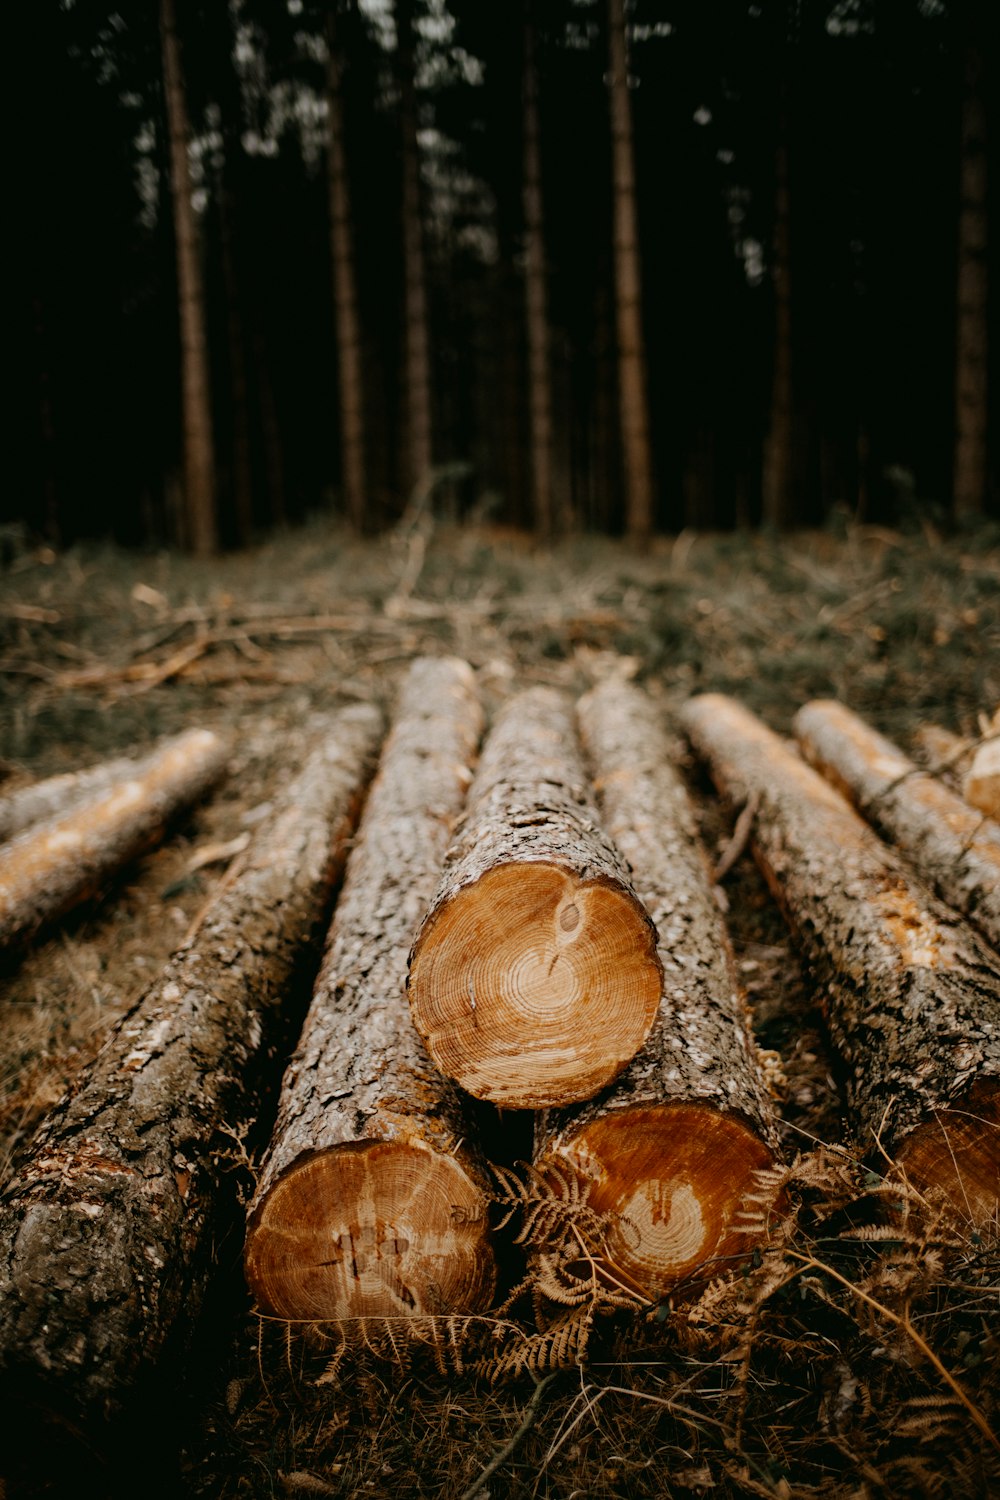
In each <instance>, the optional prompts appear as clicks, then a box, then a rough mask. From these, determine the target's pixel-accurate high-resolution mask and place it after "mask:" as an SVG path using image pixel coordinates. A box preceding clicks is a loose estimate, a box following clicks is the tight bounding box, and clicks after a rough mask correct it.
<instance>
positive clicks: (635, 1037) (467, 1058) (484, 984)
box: [409, 688, 662, 1109]
mask: <svg viewBox="0 0 1000 1500" xmlns="http://www.w3.org/2000/svg"><path fill="white" fill-rule="evenodd" d="M661 980H662V971H661V968H660V961H659V959H658V957H657V954H656V937H655V932H654V929H653V924H652V922H651V921H650V919H649V916H648V914H647V912H646V911H645V909H644V907H643V906H642V903H641V902H640V900H639V898H638V897H637V895H636V893H635V890H634V889H633V887H632V884H631V881H630V879H629V875H628V872H627V870H626V867H625V865H624V862H623V861H622V858H621V855H620V854H619V853H618V851H617V850H616V849H615V848H614V846H613V845H612V843H611V842H610V840H609V839H608V838H607V836H606V835H605V833H604V832H603V831H602V830H601V828H600V826H599V815H598V812H597V808H596V805H595V803H594V801H593V796H592V791H591V789H590V787H589V785H588V778H587V773H586V770H585V768H584V765H583V759H582V753H581V749H580V745H579V740H578V736H577V731H576V724H575V721H574V717H573V710H572V704H571V703H570V701H569V700H568V699H567V698H566V697H564V696H563V695H562V694H560V693H558V692H556V691H555V690H553V689H549V688H531V689H528V690H527V691H526V692H523V693H520V694H518V695H516V696H515V697H514V698H512V699H511V700H510V701H509V702H508V703H507V704H506V705H505V707H504V709H503V710H502V712H501V713H500V714H499V715H498V718H497V721H496V723H495V724H494V726H493V729H492V731H491V733H490V735H489V737H488V739H487V741H486V744H485V747H484V750H483V755H482V759H481V761H480V764H479V768H478V770H477V773H476V778H475V781H474V783H473V785H472V787H471V789H470V792H469V802H468V809H467V812H466V815H465V818H464V820H463V823H462V827H461V830H460V832H459V835H458V837H457V839H456V841H455V843H454V844H453V845H452V847H451V849H450V850H449V853H448V860H447V865H446V868H445V871H444V875H443V877H442V879H441V883H440V886H439V888H438V892H437V895H436V896H435V898H434V900H433V903H432V905H431V907H430V910H429V911H428V913H427V915H426V917H425V918H424V921H423V923H422V925H421V927H420V931H419V933H418V935H417V938H416V942H415V943H414V946H413V952H412V955H411V959H410V973H409V998H410V1009H411V1012H412V1015H413V1019H414V1022H415V1023H416V1027H417V1030H418V1031H419V1032H420V1035H421V1036H422V1037H423V1039H424V1043H425V1045H426V1047H427V1051H428V1053H429V1054H430V1056H431V1058H432V1059H433V1061H434V1062H435V1064H436V1065H437V1067H438V1068H439V1069H440V1070H441V1071H442V1072H443V1073H445V1074H446V1075H448V1076H449V1077H451V1078H454V1079H455V1080H456V1081H457V1082H458V1083H459V1084H460V1085H461V1086H462V1088H464V1089H466V1090H467V1091H468V1092H469V1093H471V1094H473V1095H475V1096H476V1097H477V1098H480V1099H486V1100H489V1101H491V1102H492V1103H494V1104H497V1105H501V1106H504V1107H510V1108H527V1109H541V1108H546V1107H549V1106H556V1105H564V1104H569V1103H573V1102H575V1101H577V1100H580V1099H586V1098H590V1097H591V1096H592V1095H593V1094H595V1093H597V1092H598V1091H599V1090H600V1089H602V1088H604V1087H605V1086H606V1085H607V1084H608V1083H610V1082H611V1080H612V1079H613V1078H615V1077H616V1076H617V1075H618V1074H619V1073H620V1072H621V1071H622V1069H623V1068H624V1067H625V1066H626V1064H627V1063H629V1062H630V1061H631V1059H632V1058H633V1057H634V1056H635V1054H636V1052H637V1051H638V1049H639V1048H640V1047H641V1046H642V1044H643V1042H644V1041H645V1040H646V1037H647V1036H648V1034H649V1031H650V1028H651V1027H652V1025H653V1022H654V1020H655V1019H656V1014H657V1009H658V1006H659V1001H660V990H661Z"/></svg>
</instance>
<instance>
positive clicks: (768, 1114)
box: [535, 679, 777, 1298]
mask: <svg viewBox="0 0 1000 1500" xmlns="http://www.w3.org/2000/svg"><path fill="white" fill-rule="evenodd" d="M579 715H580V722H581V728H582V731H583V741H584V745H585V747H586V750H587V754H588V757H589V761H590V767H591V770H592V772H593V776H594V780H595V784H596V786H597V788H598V791H599V795H600V802H601V810H602V813H603V815H604V826H605V827H606V829H607V831H608V833H609V834H610V835H611V837H612V838H613V839H614V841H615V843H616V845H617V847H618V848H619V849H620V850H621V852H622V854H623V855H624V857H625V859H626V860H627V861H628V863H629V865H630V867H631V870H632V877H633V880H634V881H635V886H636V890H637V892H638V895H639V896H640V898H641V899H642V901H643V903H644V904H645V906H646V909H647V911H648V912H649V914H650V916H651V917H652V918H653V921H654V923H655V924H656V930H657V934H658V945H657V951H658V953H659V958H660V963H661V964H662V966H663V989H662V992H661V995H660V1004H659V1010H658V1012H657V1016H656V1022H655V1024H654V1027H653V1030H652V1031H651V1033H650V1035H649V1038H648V1039H647V1041H646V1044H645V1046H644V1047H643V1049H642V1051H641V1052H639V1053H638V1055H637V1056H636V1057H635V1058H634V1059H633V1061H632V1062H631V1063H630V1064H629V1066H628V1067H627V1068H626V1069H625V1071H624V1073H623V1074H622V1075H621V1077H620V1078H619V1079H618V1080H617V1081H616V1082H615V1083H614V1084H613V1085H612V1086H611V1087H610V1088H609V1089H606V1090H605V1091H603V1092H602V1093H601V1094H599V1095H598V1096H597V1098H596V1099H592V1100H591V1101H590V1102H589V1103H586V1104H583V1105H581V1106H578V1107H576V1108H574V1109H571V1110H560V1111H552V1112H550V1113H549V1114H548V1116H547V1117H546V1118H545V1119H544V1121H540V1123H539V1127H538V1128H537V1129H536V1142H535V1157H536V1164H538V1165H539V1166H540V1167H541V1168H542V1169H543V1170H544V1166H545V1163H546V1162H547V1161H548V1162H553V1161H554V1162H555V1163H556V1164H557V1165H558V1164H559V1163H560V1162H562V1163H567V1162H568V1163H569V1164H570V1166H571V1167H572V1168H573V1169H574V1170H575V1171H576V1172H577V1173H578V1174H579V1175H580V1176H581V1177H582V1178H583V1179H584V1180H586V1181H588V1182H589V1184H590V1193H589V1198H588V1202H589V1203H590V1205H591V1206H592V1207H593V1208H595V1209H597V1210H598V1211H599V1212H602V1213H605V1214H607V1215H609V1217H610V1220H611V1224H612V1228H611V1231H610V1234H609V1237H608V1240H607V1243H606V1251H607V1255H608V1258H609V1260H610V1262H611V1266H612V1268H613V1274H617V1275H618V1276H619V1278H620V1279H623V1280H626V1281H627V1282H628V1283H629V1284H634V1285H636V1286H639V1287H641V1288H642V1290H643V1291H644V1292H645V1294H646V1295H647V1296H648V1297H650V1298H655V1297H659V1296H662V1295H663V1294H664V1293H665V1292H666V1291H668V1290H669V1289H670V1288H672V1287H674V1286H675V1285H677V1284H678V1283H681V1282H686V1281H689V1280H690V1279H691V1278H692V1277H693V1276H695V1275H697V1274H698V1273H700V1272H701V1271H702V1269H703V1267H704V1266H705V1265H706V1264H707V1263H710V1262H712V1261H715V1262H720V1261H723V1260H728V1259H729V1258H731V1257H734V1256H738V1255H741V1254H743V1253H744V1252H745V1251H746V1250H747V1247H748V1245H749V1240H748V1236H747V1234H746V1233H745V1232H744V1231H742V1230H741V1229H740V1227H739V1224H738V1222H737V1215H738V1213H739V1209H740V1205H741V1203H742V1200H743V1197H744V1195H745V1193H746V1191H747V1189H748V1188H749V1187H750V1186H751V1185H752V1180H753V1179H752V1174H753V1172H754V1170H755V1169H757V1168H761V1167H767V1166H770V1165H772V1163H773V1159H774V1151H775V1149H776V1147H777V1127H776V1120H775V1112H774V1105H773V1103H772V1101H771V1097H770V1094H769V1092H768V1087H767V1083H766V1081H765V1077H764V1072H763V1067H762V1064H761V1059H760V1057H759V1054H758V1052H757V1048H756V1044H755V1043H754V1040H753V1036H752V1033H751V1030H750V1016H749V1012H748V1011H747V1008H746V1005H745V1003H744V1001H743V997H742V995H741V994H740V991H739V988H738V986H737V983H736V975H735V964H734V961H733V955H732V950H731V948H730V946H729V939H728V936H727V934H726V929H725V926H724V924H723V921H722V918H721V916H720V914H719V909H718V907H717V905H716V903H715V900H714V897H713V894H712V882H711V875H710V872H709V868H708V864H707V861H706V858H705V855H704V851H703V850H702V847H701V844H700V841H699V837H698V829H697V825H696V822H695V817H694V812H693V810H692V808H691V805H690V802H689V801H688V797H687V793H686V791H685V789H684V786H683V784H682V782H681V780H680V778H679V776H678V775H677V773H676V772H675V771H674V769H673V767H672V766H671V764H670V754H671V750H670V744H669V742H668V740H667V736H666V734H665V733H664V731H663V728H662V727H661V725H660V722H659V718H658V715H657V713H656V711H655V709H654V708H653V705H652V703H651V702H650V701H649V699H648V698H647V697H646V696H645V695H644V694H643V693H641V692H640V691H639V690H638V689H636V688H633V687H630V686H628V685H627V684H626V683H623V682H621V681H620V680H618V679H611V680H609V681H607V682H605V683H603V684H602V685H601V686H600V687H598V688H596V689H595V690H594V691H593V692H592V693H590V694H588V695H587V697H586V698H584V699H583V700H582V701H581V703H580V705H579ZM709 1274H710V1273H709Z"/></svg>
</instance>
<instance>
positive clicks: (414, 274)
mask: <svg viewBox="0 0 1000 1500" xmlns="http://www.w3.org/2000/svg"><path fill="white" fill-rule="evenodd" d="M396 29H397V36H398V42H397V45H398V59H399V115H400V130H401V132H402V149H403V275H404V286H405V294H404V295H405V302H404V319H405V325H406V364H405V381H404V384H405V390H404V406H405V410H406V431H407V447H408V457H409V462H408V465H407V467H408V474H407V482H408V487H409V497H410V499H412V498H413V496H414V494H415V493H416V491H417V489H418V487H422V486H424V485H426V484H429V483H430V478H431V470H432V468H433V463H434V454H433V419H432V412H431V359H430V329H429V323H428V316H427V285H426V274H425V269H424V235H423V223H422V219H421V213H420V199H421V194H420V150H419V145H418V142H417V100H416V90H415V87H414V58H413V0H396Z"/></svg>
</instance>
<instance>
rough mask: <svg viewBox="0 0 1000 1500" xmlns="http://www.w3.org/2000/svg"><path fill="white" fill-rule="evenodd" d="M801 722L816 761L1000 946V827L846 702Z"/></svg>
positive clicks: (812, 712)
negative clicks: (913, 760)
mask: <svg viewBox="0 0 1000 1500" xmlns="http://www.w3.org/2000/svg"><path fill="white" fill-rule="evenodd" d="M793 727H794V729H795V733H796V736H797V738H798V740H799V743H800V745H801V746H802V750H803V753H804V754H805V757H806V759H807V760H808V761H809V763H810V765H813V766H815V767H816V769H817V770H818V771H820V772H821V773H822V774H823V775H824V776H825V777H826V779H827V781H829V782H831V783H832V784H833V785H834V786H835V787H836V788H837V790H838V791H840V792H842V793H843V794H844V796H845V797H847V798H848V799H849V800H850V801H851V802H853V803H854V805H855V807H856V808H857V809H858V811H859V812H860V813H862V814H863V815H864V817H865V818H867V820H868V821H869V822H870V823H873V824H874V826H875V827H876V828H877V829H878V831H879V832H880V833H881V834H882V835H883V837H884V838H886V839H888V840H889V842H890V843H892V844H895V845H896V847H897V848H898V849H899V850H900V852H901V853H902V854H903V855H904V856H905V857H906V858H907V859H908V860H910V861H911V862H912V864H913V865H914V866H915V867H916V870H917V873H918V874H919V876H920V878H921V879H922V880H924V881H926V882H928V883H929V884H930V885H932V886H933V887H934V889H935V890H936V891H937V893H938V895H939V896H940V897H941V898H942V900H944V901H947V902H948V904H949V905H950V906H954V907H955V908H956V909H957V910H958V911H961V912H964V913H965V915H966V916H967V917H968V918H969V919H970V920H971V921H972V922H974V923H975V925H976V926H977V927H978V928H979V930H980V932H982V933H983V935H984V936H985V937H986V938H987V939H988V940H989V941H990V942H991V943H992V944H993V946H994V948H1000V827H998V826H997V825H996V824H994V823H993V822H992V821H990V820H989V819H985V820H984V819H983V818H982V817H981V816H980V815H979V814H978V813H977V812H975V811H974V810H973V809H972V808H971V807H970V806H969V805H968V803H967V802H964V801H963V800H962V798H961V797H958V796H956V795H955V793H954V792H951V791H949V790H948V788H947V787H945V786H942V785H941V783H940V782H939V781H936V780H935V779H934V777H933V776H929V775H928V774H927V773H926V772H924V771H921V770H920V769H919V768H918V767H917V766H915V765H914V764H913V762H912V761H911V760H910V759H909V758H908V757H907V756H906V755H904V754H903V752H902V751H901V750H899V749H897V747H896V746H895V745H894V744H893V743H892V741H891V740H887V739H886V738H885V736H884V735H881V734H879V733H878V732H877V731H876V730H874V729H872V728H871V726H870V725H868V724H866V723H865V722H864V720H863V719H859V718H858V716H857V714H854V713H852V712H851V710H850V709H849V708H846V707H845V706H844V704H842V703H838V702H836V701H834V700H831V699H816V700H815V701H814V702H812V703H807V704H805V705H804V707H802V708H800V709H799V711H798V713H797V714H796V715H795V719H794V721H793Z"/></svg>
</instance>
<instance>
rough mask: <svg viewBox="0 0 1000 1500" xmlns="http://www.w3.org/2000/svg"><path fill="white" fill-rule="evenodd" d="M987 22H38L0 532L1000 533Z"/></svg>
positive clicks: (481, 11) (482, 14)
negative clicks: (927, 527) (10, 480)
mask: <svg viewBox="0 0 1000 1500" xmlns="http://www.w3.org/2000/svg"><path fill="white" fill-rule="evenodd" d="M990 10H991V7H990V6H988V5H986V4H982V5H974V4H969V5H963V4H958V3H949V0H809V3H803V0H761V3H756V4H755V3H749V0H712V3H704V4H699V5H695V4H691V3H687V4H683V3H679V0H634V3H632V4H624V5H623V4H622V3H621V0H612V3H611V4H610V5H609V4H607V3H604V0H504V3H497V0H494V3H492V4H484V3H482V0H395V3H390V0H329V3H321V0H287V3H274V0H272V3H265V0H230V3H228V4H222V3H218V0H217V3H208V0H160V3H159V4H158V5H154V4H151V3H146V4H137V3H134V0H123V3H121V4H120V5H118V6H117V7H113V6H111V5H110V4H108V3H104V0H61V3H56V0H40V3H35V4H32V5H31V6H29V7H25V8H24V12H23V14H22V15H21V16H20V17H19V27H20V30H21V38H20V43H19V48H20V50H19V54H18V56H17V59H16V67H17V69H18V73H19V77H20V83H21V85H22V87H23V89H24V96H23V97H24V100H25V103H24V107H23V118H22V131H21V135H20V139H19V143H18V147H17V155H18V158H19V170H20V171H22V172H23V173H24V182H25V189H24V193H25V196H24V199H23V201H22V203H21V205H20V208H19V212H18V218H17V222H18V224H19V226H20V227H19V229H18V238H19V239H22V248H23V249H24V250H25V251H26V255H25V265H24V272H23V276H21V277H19V278H18V283H17V288H16V294H15V296H14V297H13V299H12V300H13V302H14V329H13V338H12V341H11V345H10V347H11V349H12V355H13V364H14V367H15V368H16V371H17V379H16V382H15V385H16V390H17V393H18V394H17V396H16V398H15V405H14V419H15V420H14V434H15V444H16V451H17V455H18V456H19V457H20V459H21V460H22V462H21V463H20V464H19V465H17V466H16V481H15V483H14V484H13V485H11V486H10V487H9V488H8V490H7V493H6V496H5V499H4V501H3V512H2V519H3V521H4V522H5V523H6V524H8V525H14V526H19V527H24V526H26V527H27V528H28V530H29V532H30V534H32V535H34V536H37V537H40V538H44V539H46V540H48V541H49V542H52V543H56V544H66V543H68V542H71V541H73V540H75V539H77V538H83V537H87V536H96V537H102V536H107V537H111V538H114V539H116V540H118V541H121V542H123V543H125V544H127V545H137V544H141V545H164V544H167V545H177V544H180V545H182V546H185V547H187V548H189V549H191V550H194V551H196V552H201V553H211V552H213V551H215V550H217V549H218V548H220V547H224V548H231V547H238V546H241V545H244V544H246V543H247V542H249V541H250V540H251V539H252V538H255V537H258V538H259V537H260V536H262V535H264V534H266V533H267V531H268V530H269V529H271V528H273V527H275V526H278V525H281V524H283V523H287V522H296V521H298V520H301V519H304V518H306V517H309V516H314V515H317V514H329V515H330V516H332V517H335V518H338V519H340V520H343V521H345V522H347V523H348V524H349V525H351V526H352V527H354V528H355V529H357V530H359V531H364V532H367V533H378V532H380V531H383V530H385V529H386V528H387V527H389V526H391V525H392V524H393V523H394V522H395V521H397V520H398V518H399V517H400V516H401V514H403V513H404V511H405V509H406V507H407V506H408V505H409V506H413V505H428V504H429V505H431V506H432V507H433V508H434V510H435V511H436V512H437V513H438V514H440V515H442V516H445V517H451V518H471V519H477V520H489V521H490V522H491V523H494V524H499V525H502V526H517V527H527V528H530V529H532V530H534V531H536V532H539V533H540V534H542V535H543V536H558V535H562V534H566V533H569V532H574V531H576V532H578V531H582V530H586V531H594V532H598V533H607V534H612V535H614V534H625V535H628V536H631V537H632V538H634V539H638V540H641V539H643V538H644V537H646V536H648V535H650V534H651V533H668V534H669V533H672V532H678V531H680V530H681V529H683V528H685V527H690V528H697V529H723V530H725V529H731V528H734V527H738V528H746V527H751V528H755V527H758V526H765V527H789V526H810V525H816V524H819V523H823V522H827V521H829V520H830V519H831V518H832V517H835V516H836V515H837V514H838V513H843V514H844V515H845V516H848V517H854V518H855V519H856V520H860V521H867V522H874V523H879V524H890V525H897V526H903V527H904V528H905V527H906V525H907V524H908V523H910V522H912V521H913V520H914V518H915V517H919V516H920V515H928V516H929V517H930V518H931V519H933V521H934V522H935V524H942V523H945V522H948V521H950V522H952V523H954V524H965V523H967V522H968V520H969V519H970V518H975V517H977V516H981V515H983V514H993V515H995V514H997V511H998V499H997V489H998V486H997V468H998V461H997V412H996V403H995V401H994V402H993V404H992V406H991V405H990V402H989V397H988V391H989V383H988V373H989V372H988V363H989V350H990V349H991V348H992V349H993V350H994V351H995V350H996V348H997V338H996V336H995V332H996V317H997V314H996V302H995V299H994V303H993V305H992V308H988V304H987V290H988V287H987V253H986V251H987V243H988V240H989V239H990V238H991V237H995V233H996V226H995V210H992V214H993V219H994V222H993V223H992V224H990V223H988V218H989V217H990V215H989V213H988V208H987V198H986V182H987V177H988V166H989V162H988V157H989V142H990V141H991V140H992V141H995V140H996V137H997V121H996V119H995V118H994V117H995V114H996V103H995V98H996V91H995V89H993V88H992V87H991V71H992V69H993V68H994V67H995V62H994V58H993V56H992V54H991V43H992V34H991V32H992V23H991V21H990ZM22 237H23V238H22ZM991 335H992V336H991ZM995 358H996V356H995V354H994V355H993V360H994V365H995ZM993 384H994V388H995V385H996V382H995V380H994V382H993Z"/></svg>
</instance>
